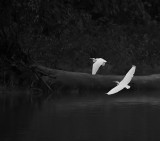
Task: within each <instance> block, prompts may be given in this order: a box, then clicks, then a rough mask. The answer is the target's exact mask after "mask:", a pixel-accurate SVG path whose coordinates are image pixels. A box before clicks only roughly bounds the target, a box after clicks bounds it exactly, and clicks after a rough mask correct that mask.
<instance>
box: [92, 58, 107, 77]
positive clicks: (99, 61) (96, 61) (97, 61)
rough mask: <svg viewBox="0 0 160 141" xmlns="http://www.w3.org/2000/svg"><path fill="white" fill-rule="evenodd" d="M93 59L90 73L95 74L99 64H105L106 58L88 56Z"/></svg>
mask: <svg viewBox="0 0 160 141" xmlns="http://www.w3.org/2000/svg"><path fill="white" fill-rule="evenodd" d="M90 59H92V60H93V66H92V75H95V74H96V73H97V71H98V69H99V67H100V66H105V63H106V62H107V61H106V60H104V59H102V58H90Z"/></svg>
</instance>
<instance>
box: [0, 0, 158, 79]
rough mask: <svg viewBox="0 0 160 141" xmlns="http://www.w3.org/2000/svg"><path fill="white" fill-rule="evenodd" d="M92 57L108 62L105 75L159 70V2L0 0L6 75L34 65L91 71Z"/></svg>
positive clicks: (0, 47)
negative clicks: (131, 70)
mask: <svg viewBox="0 0 160 141" xmlns="http://www.w3.org/2000/svg"><path fill="white" fill-rule="evenodd" d="M91 57H102V58H104V59H106V60H107V61H108V62H107V64H106V66H105V67H104V68H102V72H100V73H102V74H125V73H126V71H128V70H129V69H130V67H131V65H132V64H134V65H136V66H137V70H136V74H137V75H143V74H151V73H160V1H159V0H134V1H131V0H23V1H22V0H1V1H0V68H1V69H0V71H1V78H2V77H3V76H4V75H6V74H8V73H10V74H11V73H14V74H15V73H16V74H17V75H18V76H19V75H21V77H24V76H25V77H27V76H28V75H30V74H31V73H30V71H31V70H29V71H26V70H28V69H27V68H28V66H31V65H32V64H34V63H38V64H41V65H44V66H47V67H50V68H55V69H62V70H68V71H76V72H86V73H91V67H92V61H91V60H90V59H89V58H91ZM26 72H27V73H26ZM28 72H29V73H28Z"/></svg>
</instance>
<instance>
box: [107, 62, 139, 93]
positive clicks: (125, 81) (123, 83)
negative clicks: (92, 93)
mask: <svg viewBox="0 0 160 141" xmlns="http://www.w3.org/2000/svg"><path fill="white" fill-rule="evenodd" d="M135 70H136V66H134V65H133V66H132V68H131V69H130V70H129V71H128V73H127V74H126V76H125V77H124V78H123V80H122V81H121V82H118V81H115V82H116V83H117V86H116V87H114V88H113V89H111V90H110V91H109V92H108V93H106V94H108V95H111V94H115V93H117V92H119V91H121V90H122V89H124V88H126V89H129V88H130V86H129V85H128V84H129V83H130V81H131V80H132V78H133V75H134V73H135Z"/></svg>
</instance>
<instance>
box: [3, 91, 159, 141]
mask: <svg viewBox="0 0 160 141" xmlns="http://www.w3.org/2000/svg"><path fill="white" fill-rule="evenodd" d="M20 100H21V99H20ZM16 102H19V101H18V100H17V101H16ZM12 106H13V105H12ZM0 112H1V113H0V115H1V117H0V130H1V132H0V141H3V140H5V141H8V140H16V141H44V140H46V141H53V140H54V141H65V140H70V141H117V140H118V141H125V140H126V141H128V140H129V141H134V140H136V141H137V140H138V141H147V140H148V141H150V140H153V141H155V140H159V139H160V136H159V131H160V120H159V119H160V96H158V92H157V94H156V95H155V92H154V93H149V94H147V96H145V94H143V95H142V94H141V93H140V94H138V93H137V94H133V95H132V94H131V93H130V94H126V95H122V96H121V95H117V96H116V95H114V96H107V95H104V94H103V93H102V94H101V93H100V94H97V95H94V96H93V95H92V96H91V95H90V96H89V95H88V96H75V97H73V96H68V97H61V98H56V97H55V98H53V99H50V100H44V101H43V102H42V103H41V104H40V103H38V104H37V102H36V101H35V102H31V103H25V104H24V103H21V104H19V105H18V106H16V108H14V109H10V110H7V109H6V110H5V111H4V110H1V111H0Z"/></svg>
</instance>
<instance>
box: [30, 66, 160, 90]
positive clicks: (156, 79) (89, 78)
mask: <svg viewBox="0 0 160 141" xmlns="http://www.w3.org/2000/svg"><path fill="white" fill-rule="evenodd" d="M32 67H33V68H34V69H35V70H36V71H37V72H41V73H43V74H45V75H44V76H42V79H43V81H45V83H47V85H49V87H50V88H52V89H53V90H60V91H66V90H78V91H84V90H94V91H96V90H98V91H100V90H102V91H106V92H107V91H109V90H110V89H111V88H113V87H115V86H116V85H117V84H116V83H115V82H113V81H121V80H122V79H123V77H124V75H123V76H122V75H98V74H97V75H91V74H88V73H81V72H69V71H64V70H56V69H50V68H47V67H44V66H39V65H34V66H32ZM129 85H130V86H131V89H130V90H127V91H131V90H158V89H160V74H152V75H147V76H134V77H133V79H132V81H131V83H130V84H129Z"/></svg>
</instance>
